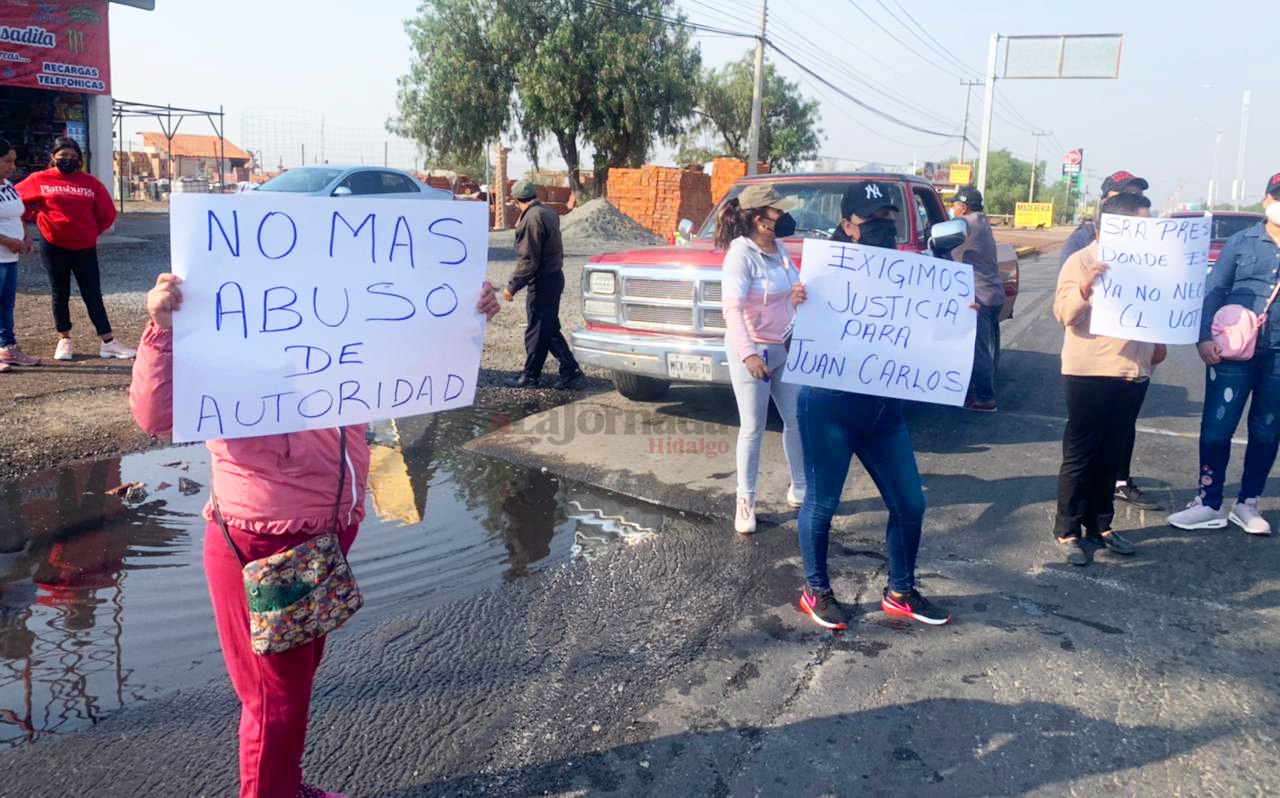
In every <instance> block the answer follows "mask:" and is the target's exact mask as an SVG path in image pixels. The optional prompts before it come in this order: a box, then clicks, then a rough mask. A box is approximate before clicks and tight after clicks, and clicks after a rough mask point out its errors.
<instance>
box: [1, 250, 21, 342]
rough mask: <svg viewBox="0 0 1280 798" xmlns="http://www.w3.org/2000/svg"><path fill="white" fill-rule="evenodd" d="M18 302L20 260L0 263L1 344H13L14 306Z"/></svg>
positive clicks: (14, 339) (15, 340)
mask: <svg viewBox="0 0 1280 798" xmlns="http://www.w3.org/2000/svg"><path fill="white" fill-rule="evenodd" d="M17 302H18V262H17V261H14V262H13V263H0V346H13V345H14V344H16V343H17V342H18V340H17V339H16V338H14V337H13V306H14V305H16V304H17Z"/></svg>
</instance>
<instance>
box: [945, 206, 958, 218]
mask: <svg viewBox="0 0 1280 798" xmlns="http://www.w3.org/2000/svg"><path fill="white" fill-rule="evenodd" d="M947 218H948V219H954V218H956V209H955V208H947Z"/></svg>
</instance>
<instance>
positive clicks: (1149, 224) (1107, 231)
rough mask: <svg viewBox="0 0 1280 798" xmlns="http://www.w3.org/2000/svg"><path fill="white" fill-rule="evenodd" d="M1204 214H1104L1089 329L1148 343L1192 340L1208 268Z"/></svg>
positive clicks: (1196, 337)
mask: <svg viewBox="0 0 1280 798" xmlns="http://www.w3.org/2000/svg"><path fill="white" fill-rule="evenodd" d="M1209 228H1210V219H1209V217H1208V216H1207V215H1206V216H1203V217H1197V216H1193V217H1188V218H1179V219H1150V218H1146V217H1135V216H1117V215H1115V214H1109V213H1104V214H1103V215H1102V219H1101V221H1100V222H1099V224H1098V259H1099V260H1100V261H1102V262H1103V263H1106V264H1108V265H1109V266H1110V268H1109V269H1107V271H1106V273H1104V274H1103V275H1102V276H1101V277H1100V278H1098V281H1097V282H1096V283H1094V286H1093V310H1092V311H1091V314H1090V321H1089V332H1090V333H1092V334H1093V335H1106V336H1109V337H1111V338H1123V339H1125V340H1129V341H1146V342H1148V343H1153V344H1194V343H1196V342H1197V341H1198V340H1199V338H1200V307H1201V304H1202V303H1203V301H1204V278H1205V273H1206V270H1207V268H1208V266H1209V238H1210V230H1209Z"/></svg>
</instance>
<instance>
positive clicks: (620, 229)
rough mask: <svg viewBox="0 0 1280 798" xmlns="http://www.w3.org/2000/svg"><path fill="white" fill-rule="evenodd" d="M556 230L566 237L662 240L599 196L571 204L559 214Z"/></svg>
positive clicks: (629, 241)
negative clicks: (577, 204) (572, 205)
mask: <svg viewBox="0 0 1280 798" xmlns="http://www.w3.org/2000/svg"><path fill="white" fill-rule="evenodd" d="M560 233H561V235H562V236H563V237H564V238H568V239H596V240H605V241H617V242H620V243H624V244H665V243H666V241H665V240H663V238H662V237H661V236H658V235H655V234H654V233H652V232H650V231H648V230H646V229H644V228H643V227H641V226H640V225H639V224H637V223H636V222H635V220H633V219H632V218H631V217H629V216H626V215H625V214H623V213H622V212H621V211H619V210H618V209H617V208H615V207H613V205H612V204H611V203H610V202H609V200H607V199H604V198H603V197H601V198H600V199H593V200H591V201H590V202H588V203H586V204H585V205H581V206H579V207H577V208H574V209H573V210H572V211H570V212H569V213H568V214H566V215H565V216H562V217H561V218H560Z"/></svg>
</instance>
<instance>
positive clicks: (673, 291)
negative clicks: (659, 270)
mask: <svg viewBox="0 0 1280 798" xmlns="http://www.w3.org/2000/svg"><path fill="white" fill-rule="evenodd" d="M622 291H623V296H626V297H634V298H636V299H669V300H679V301H683V302H692V301H693V283H692V282H690V281H689V280H652V279H647V278H636V277H628V278H624V279H623V281H622Z"/></svg>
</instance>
